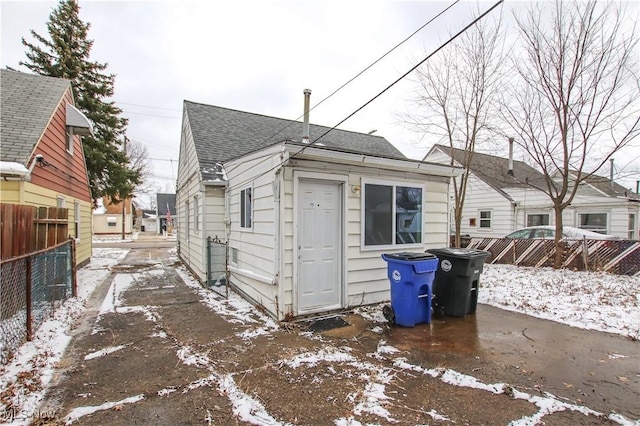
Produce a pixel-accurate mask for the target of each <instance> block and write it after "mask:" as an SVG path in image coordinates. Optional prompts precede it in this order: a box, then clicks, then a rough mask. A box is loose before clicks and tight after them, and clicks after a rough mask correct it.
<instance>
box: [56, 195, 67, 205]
mask: <svg viewBox="0 0 640 426" xmlns="http://www.w3.org/2000/svg"><path fill="white" fill-rule="evenodd" d="M64 205H65V202H64V197H62V196H60V195H59V196H57V197H56V207H58V208H64Z"/></svg>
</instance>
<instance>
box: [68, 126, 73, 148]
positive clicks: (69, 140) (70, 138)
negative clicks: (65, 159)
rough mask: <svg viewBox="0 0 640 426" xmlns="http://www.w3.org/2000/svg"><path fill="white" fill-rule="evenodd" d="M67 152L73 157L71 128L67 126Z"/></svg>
mask: <svg viewBox="0 0 640 426" xmlns="http://www.w3.org/2000/svg"><path fill="white" fill-rule="evenodd" d="M67 152H68V153H69V154H71V155H73V127H71V126H67Z"/></svg>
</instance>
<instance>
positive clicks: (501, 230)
mask: <svg viewBox="0 0 640 426" xmlns="http://www.w3.org/2000/svg"><path fill="white" fill-rule="evenodd" d="M464 153H465V152H464V151H463V150H460V149H455V148H454V149H451V148H449V147H446V146H442V145H434V146H433V148H432V149H431V150H430V151H429V153H428V154H427V155H426V156H425V160H428V161H434V162H438V163H444V164H451V163H450V160H451V157H452V155H453V158H454V160H455V162H454V164H457V165H460V164H462V163H463V161H462V158H463V156H464ZM509 163H510V161H509V159H508V158H502V157H496V156H493V155H487V154H481V153H477V152H476V153H474V155H473V158H472V163H471V165H470V170H471V175H470V177H469V182H468V186H467V194H466V198H465V201H464V208H463V212H462V224H461V230H460V231H461V234H463V235H464V234H468V235H470V236H471V237H495V238H500V237H503V236H505V235H506V234H508V233H510V232H512V231H514V230H516V229H519V228H523V227H526V226H535V225H553V224H555V217H554V213H553V208H552V204H551V200H550V199H549V197H548V196H547V195H546V194H545V193H543V192H542V191H540V190H538V189H535V188H534V186H535V187H539V188H544V187H545V186H546V184H545V180H544V176H543V174H542V173H540V172H538V171H537V170H536V169H534V168H533V167H531V166H529V165H527V164H525V163H523V162H522V161H515V160H514V161H512V164H513V166H512V168H511V170H510V169H509ZM452 205H453V204H452ZM562 221H563V225H565V226H575V227H578V228H582V229H589V230H593V231H597V232H601V233H606V234H612V235H616V236H618V237H620V238H622V239H633V240H637V239H638V238H639V236H638V229H639V226H638V225H639V221H640V196H638V194H637V193H634V192H632V191H631V190H628V189H625V188H624V187H622V186H621V185H619V184H617V183H615V182H612V181H611V180H610V179H607V178H603V177H601V176H596V175H591V176H589V177H587V179H586V180H585V182H584V183H583V184H581V185H580V187H579V188H578V192H577V194H576V196H575V198H574V199H573V202H572V203H571V205H570V206H569V207H568V208H566V209H565V210H564V212H563V216H562Z"/></svg>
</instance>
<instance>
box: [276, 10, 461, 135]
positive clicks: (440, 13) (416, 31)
mask: <svg viewBox="0 0 640 426" xmlns="http://www.w3.org/2000/svg"><path fill="white" fill-rule="evenodd" d="M459 2H460V0H455V1H454V2H453V3H451V4H450V5H449V6H447V7H446V8H444V9H443V10H442V11H440V12H439V13H438V14H437V15H435V16H434V17H433V18H431V19H429V20H428V21H427V22H425V23H424V24H423V25H422V26H421V27H420V28H418V29H417V30H415V31H414V32H412V33H411V34H409V36H407V37H405V38H404V39H403V40H402V41H401V42H399V43H398V44H396V45H395V46H393V47H392V48H391V49H389V50H388V51H387V52H386V53H384V54H383V55H382V56H380V57H379V58H378V59H376V60H375V61H373V62H372V63H371V64H369V65H368V66H367V67H366V68H364V69H363V70H362V71H360V72H359V73H357V74H356V75H354V76H353V77H351V78H350V79H349V80H347V81H346V82H345V83H343V84H342V85H341V86H340V87H338V88H337V89H335V90H334V91H333V92H331V93H330V94H329V95H328V96H325V97H324V98H323V99H321V100H320V102H318V103H317V104H315V105H314V106H313V107H312V108H311V109H310V110H309V111H310V112H311V111H313V110H314V109H316V108H317V107H319V106H320V105H322V104H323V103H324V102H325V101H326V100H328V99H330V98H331V97H333V96H334V95H335V94H336V93H338V92H339V91H340V90H342V89H344V88H345V87H346V86H347V85H348V84H350V83H351V82H353V81H354V80H355V79H356V78H358V77H360V76H361V75H362V74H364V73H365V72H367V71H368V70H369V69H370V68H371V67H373V66H374V65H376V64H377V63H378V62H380V61H381V60H383V59H384V58H385V57H387V56H388V55H389V54H390V53H391V52H393V51H394V50H396V49H397V48H398V47H400V46H401V45H403V44H404V43H406V42H407V41H408V40H409V39H410V38H411V37H413V36H414V35H416V34H417V33H418V32H420V31H421V30H422V29H423V28H425V27H426V26H427V25H429V24H431V23H432V22H433V21H435V20H436V19H437V18H439V17H440V16H442V15H443V14H444V13H445V12H447V11H448V10H449V9H451V8H452V7H453V6H455V5H456V4H458V3H459ZM303 115H304V114H302V115H299V116H298V117H296V118H295V119H293V120H291V121H289V123H288V124H287V125H285V126H284V127H283V128H281V129H280V130H278V131H277V132H276V133H274V134H273V135H271V136H269V137H268V138H266V139H265V140H264V141H263V144H264V143H266V142H268V141H269V140H271V139H272V138H274V137H275V136H277V135H279V134H280V133H282V132H283V131H285V130H286V129H288V128H289V127H290V126H291V125H293V124H294V123H296V122H297V120H299V119H300V118H302V116H303Z"/></svg>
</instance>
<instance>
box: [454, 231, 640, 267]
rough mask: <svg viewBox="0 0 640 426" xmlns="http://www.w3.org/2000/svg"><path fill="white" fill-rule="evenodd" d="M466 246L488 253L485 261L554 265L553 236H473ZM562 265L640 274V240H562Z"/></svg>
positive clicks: (554, 247)
mask: <svg viewBox="0 0 640 426" xmlns="http://www.w3.org/2000/svg"><path fill="white" fill-rule="evenodd" d="M467 247H468V248H473V249H478V250H486V251H488V252H490V253H491V255H489V257H488V258H487V260H486V263H501V264H511V265H520V266H535V267H540V266H553V260H554V257H555V253H556V246H555V241H553V240H533V239H531V240H529V239H511V238H472V239H471V242H470V243H469V245H468V246H467ZM562 259H563V260H562V267H563V268H568V269H573V270H579V271H605V272H609V273H612V274H617V275H636V276H638V275H640V241H631V240H616V241H601V240H581V241H565V246H564V252H563V255H562Z"/></svg>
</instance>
